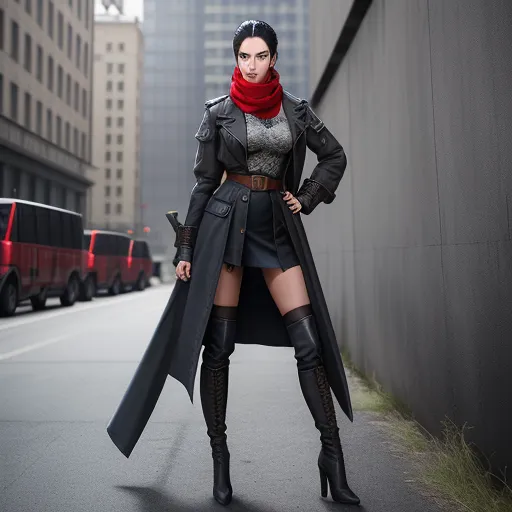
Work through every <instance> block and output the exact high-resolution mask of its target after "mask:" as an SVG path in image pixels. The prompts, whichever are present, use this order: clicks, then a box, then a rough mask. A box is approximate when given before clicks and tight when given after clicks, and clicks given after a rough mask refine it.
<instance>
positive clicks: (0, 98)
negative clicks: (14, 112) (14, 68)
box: [0, 73, 4, 114]
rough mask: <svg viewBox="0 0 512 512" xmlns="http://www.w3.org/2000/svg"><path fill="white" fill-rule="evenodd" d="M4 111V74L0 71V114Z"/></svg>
mask: <svg viewBox="0 0 512 512" xmlns="http://www.w3.org/2000/svg"><path fill="white" fill-rule="evenodd" d="M3 113H4V75H2V73H0V114H3Z"/></svg>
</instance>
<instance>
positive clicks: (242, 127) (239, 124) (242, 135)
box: [217, 98, 247, 165]
mask: <svg viewBox="0 0 512 512" xmlns="http://www.w3.org/2000/svg"><path fill="white" fill-rule="evenodd" d="M217 123H218V124H220V125H221V126H222V127H223V128H224V129H225V130H226V131H227V132H229V133H230V134H231V135H232V136H233V137H234V138H235V139H236V140H237V141H238V142H239V143H240V145H241V146H242V148H243V150H244V154H245V162H243V163H244V164H245V165H247V125H246V122H245V116H244V113H243V112H242V111H241V110H240V109H239V108H238V107H237V106H236V105H235V104H234V103H233V101H232V100H231V98H229V99H228V100H227V101H226V107H225V108H224V110H223V112H219V114H218V115H217Z"/></svg>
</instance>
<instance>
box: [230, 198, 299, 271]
mask: <svg viewBox="0 0 512 512" xmlns="http://www.w3.org/2000/svg"><path fill="white" fill-rule="evenodd" d="M273 201H282V198H281V195H280V194H279V192H276V191H261V192H259V191H252V192H251V199H250V201H249V205H248V212H247V222H246V228H245V241H244V248H243V253H242V266H244V267H257V268H281V269H282V270H287V269H289V268H292V267H295V266H297V265H299V259H298V258H297V255H296V254H295V250H294V248H293V245H292V242H291V240H290V237H289V235H288V233H287V232H286V231H285V230H283V229H282V228H281V229H279V232H280V235H279V237H278V239H276V236H275V234H276V231H277V229H276V224H277V223H276V219H275V218H274V207H273V204H272V203H273ZM280 224H281V225H282V224H283V222H281V223H280ZM225 263H227V264H232V263H231V262H229V261H225Z"/></svg>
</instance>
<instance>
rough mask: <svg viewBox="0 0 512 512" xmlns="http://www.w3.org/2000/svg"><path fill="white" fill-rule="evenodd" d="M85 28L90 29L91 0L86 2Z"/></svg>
mask: <svg viewBox="0 0 512 512" xmlns="http://www.w3.org/2000/svg"><path fill="white" fill-rule="evenodd" d="M84 11H85V28H89V0H85V8H84Z"/></svg>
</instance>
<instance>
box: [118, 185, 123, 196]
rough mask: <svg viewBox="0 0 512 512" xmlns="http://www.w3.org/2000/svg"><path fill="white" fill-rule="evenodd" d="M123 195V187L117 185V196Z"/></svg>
mask: <svg viewBox="0 0 512 512" xmlns="http://www.w3.org/2000/svg"><path fill="white" fill-rule="evenodd" d="M122 195H123V187H116V196H117V197H121V196H122Z"/></svg>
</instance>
